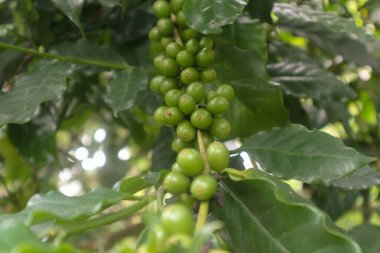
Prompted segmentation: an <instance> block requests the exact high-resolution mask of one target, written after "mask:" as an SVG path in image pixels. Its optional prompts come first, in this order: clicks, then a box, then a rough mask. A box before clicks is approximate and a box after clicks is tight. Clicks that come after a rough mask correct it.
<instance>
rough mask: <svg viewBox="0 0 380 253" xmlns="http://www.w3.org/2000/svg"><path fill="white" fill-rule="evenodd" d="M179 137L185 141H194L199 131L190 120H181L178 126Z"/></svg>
mask: <svg viewBox="0 0 380 253" xmlns="http://www.w3.org/2000/svg"><path fill="white" fill-rule="evenodd" d="M176 134H177V137H178V138H181V140H183V141H187V142H189V141H192V140H194V138H195V136H196V135H197V131H196V130H195V128H194V127H193V125H192V124H191V123H190V122H189V121H188V120H183V121H181V122H180V123H179V124H178V126H177V132H176Z"/></svg>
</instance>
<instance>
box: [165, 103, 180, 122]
mask: <svg viewBox="0 0 380 253" xmlns="http://www.w3.org/2000/svg"><path fill="white" fill-rule="evenodd" d="M182 120H183V113H182V112H181V111H180V110H179V108H178V107H169V108H168V109H166V111H165V124H167V125H169V126H175V125H177V124H178V123H179V122H181V121H182Z"/></svg>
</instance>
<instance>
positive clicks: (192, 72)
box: [180, 67, 199, 85]
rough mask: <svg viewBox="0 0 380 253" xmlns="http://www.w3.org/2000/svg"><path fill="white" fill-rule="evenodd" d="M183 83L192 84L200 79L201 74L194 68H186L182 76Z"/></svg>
mask: <svg viewBox="0 0 380 253" xmlns="http://www.w3.org/2000/svg"><path fill="white" fill-rule="evenodd" d="M180 79H181V82H183V83H184V84H187V85H189V84H191V83H193V82H195V81H197V80H198V79H199V72H198V70H196V69H195V68H193V67H189V68H185V69H184V70H182V72H181V75H180Z"/></svg>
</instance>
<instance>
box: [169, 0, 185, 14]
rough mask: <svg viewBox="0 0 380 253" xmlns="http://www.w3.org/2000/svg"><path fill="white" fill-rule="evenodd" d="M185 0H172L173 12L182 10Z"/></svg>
mask: <svg viewBox="0 0 380 253" xmlns="http://www.w3.org/2000/svg"><path fill="white" fill-rule="evenodd" d="M183 4H184V0H171V1H170V7H171V8H172V11H173V13H175V14H176V13H177V12H179V11H180V10H182V7H183Z"/></svg>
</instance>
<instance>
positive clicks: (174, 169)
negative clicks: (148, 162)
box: [171, 138, 184, 174]
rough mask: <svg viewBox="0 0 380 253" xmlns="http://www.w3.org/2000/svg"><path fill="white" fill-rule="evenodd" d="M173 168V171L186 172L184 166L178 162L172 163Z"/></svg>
mask: <svg viewBox="0 0 380 253" xmlns="http://www.w3.org/2000/svg"><path fill="white" fill-rule="evenodd" d="M178 139H179V138H178ZM171 170H172V171H175V172H179V173H182V174H184V173H183V170H182V168H181V167H179V165H178V163H177V162H175V163H173V165H172V167H171Z"/></svg>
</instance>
